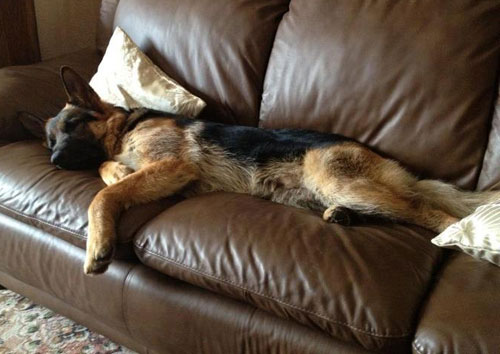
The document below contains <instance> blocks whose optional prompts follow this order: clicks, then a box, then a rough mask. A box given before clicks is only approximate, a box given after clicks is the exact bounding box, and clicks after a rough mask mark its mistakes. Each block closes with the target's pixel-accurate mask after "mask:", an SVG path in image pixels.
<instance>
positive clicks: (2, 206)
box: [0, 203, 131, 244]
mask: <svg viewBox="0 0 500 354" xmlns="http://www.w3.org/2000/svg"><path fill="white" fill-rule="evenodd" d="M0 208H4V209H6V210H8V211H10V212H12V213H14V214H17V215H20V216H23V217H25V218H28V219H31V220H35V221H38V222H40V223H42V224H45V225H47V226H50V227H54V228H56V229H59V230H62V231H65V232H69V233H71V234H73V235H75V236H76V237H78V238H79V239H80V240H82V241H86V240H87V237H86V236H85V235H83V234H81V233H79V232H77V231H75V230H72V229H69V228H67V227H65V226H60V225H56V224H53V223H50V222H48V221H45V220H42V219H39V218H37V217H35V216H33V215H29V214H26V213H23V212H22V211H19V210H16V209H13V208H11V207H8V206H6V205H4V204H1V203H0ZM129 242H131V241H128V242H119V241H118V244H127V243H129Z"/></svg>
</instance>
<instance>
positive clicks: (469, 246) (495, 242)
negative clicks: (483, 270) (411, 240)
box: [431, 202, 500, 266]
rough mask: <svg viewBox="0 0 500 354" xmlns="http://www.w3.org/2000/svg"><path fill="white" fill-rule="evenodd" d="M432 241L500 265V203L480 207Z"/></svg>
mask: <svg viewBox="0 0 500 354" xmlns="http://www.w3.org/2000/svg"><path fill="white" fill-rule="evenodd" d="M431 242H432V243H434V244H435V245H437V246H440V247H447V248H452V249H457V250H460V251H463V252H465V253H467V254H469V255H471V256H473V257H474V258H478V259H483V260H486V261H488V262H491V263H493V264H495V265H497V266H500V203H498V202H497V203H492V204H486V205H482V206H480V207H478V208H477V209H476V211H475V212H474V213H472V214H471V215H469V216H467V217H465V218H463V219H462V220H460V221H459V222H457V223H455V224H453V225H451V226H449V227H448V228H447V229H446V230H444V231H443V232H442V233H440V234H439V235H438V236H436V237H435V238H433V239H432V241H431Z"/></svg>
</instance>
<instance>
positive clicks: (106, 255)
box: [83, 239, 114, 275]
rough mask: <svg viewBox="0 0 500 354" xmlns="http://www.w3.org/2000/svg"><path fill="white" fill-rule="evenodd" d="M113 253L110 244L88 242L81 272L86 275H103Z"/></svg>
mask: <svg viewBox="0 0 500 354" xmlns="http://www.w3.org/2000/svg"><path fill="white" fill-rule="evenodd" d="M113 253H114V247H113V244H111V243H110V242H105V241H92V239H91V240H89V242H88V243H87V255H86V258H85V264H84V265H83V272H84V273H85V274H87V275H96V274H102V273H104V272H105V271H106V270H107V269H108V266H109V264H110V263H111V260H112V258H113Z"/></svg>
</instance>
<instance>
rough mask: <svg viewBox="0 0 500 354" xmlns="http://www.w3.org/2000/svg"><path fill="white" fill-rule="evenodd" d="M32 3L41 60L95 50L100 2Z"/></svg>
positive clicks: (63, 0) (39, 0)
mask: <svg viewBox="0 0 500 354" xmlns="http://www.w3.org/2000/svg"><path fill="white" fill-rule="evenodd" d="M0 1H1V0H0ZM34 1H35V11H36V20H37V26H38V40H39V42H40V52H41V55H42V60H45V59H50V58H53V57H56V56H59V55H62V54H66V53H71V52H74V51H77V50H79V49H83V48H86V47H91V46H92V47H95V35H96V26H97V20H98V17H99V6H100V2H101V1H100V0H34Z"/></svg>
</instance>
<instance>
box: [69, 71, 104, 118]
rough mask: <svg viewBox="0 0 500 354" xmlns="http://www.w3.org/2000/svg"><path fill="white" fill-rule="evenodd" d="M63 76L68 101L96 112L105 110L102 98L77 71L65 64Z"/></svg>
mask: <svg viewBox="0 0 500 354" xmlns="http://www.w3.org/2000/svg"><path fill="white" fill-rule="evenodd" d="M61 78H62V81H63V84H64V89H65V90H66V94H67V95H68V103H71V104H72V105H75V106H78V107H82V108H87V109H90V110H93V111H96V112H100V113H102V112H103V104H102V102H101V99H100V98H99V96H98V95H97V93H95V91H94V90H93V89H92V87H90V85H89V84H88V83H87V82H86V81H85V80H84V79H83V78H82V77H81V76H80V75H78V74H77V73H76V71H74V70H73V69H71V68H70V67H69V66H63V67H61Z"/></svg>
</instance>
